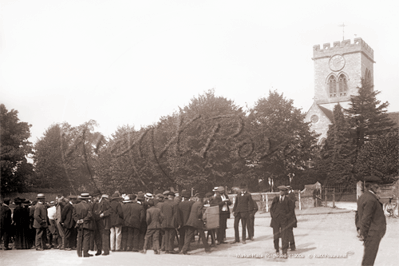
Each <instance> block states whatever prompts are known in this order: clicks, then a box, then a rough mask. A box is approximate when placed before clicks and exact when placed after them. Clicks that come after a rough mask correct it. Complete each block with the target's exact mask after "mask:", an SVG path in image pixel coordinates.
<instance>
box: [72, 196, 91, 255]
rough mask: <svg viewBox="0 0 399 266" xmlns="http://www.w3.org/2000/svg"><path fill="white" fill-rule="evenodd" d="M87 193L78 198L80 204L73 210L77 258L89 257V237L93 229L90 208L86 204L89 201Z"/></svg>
mask: <svg viewBox="0 0 399 266" xmlns="http://www.w3.org/2000/svg"><path fill="white" fill-rule="evenodd" d="M90 198H91V197H90V195H89V193H82V194H81V195H80V197H79V199H80V203H78V204H76V205H75V206H74V207H75V208H74V209H73V215H72V216H73V219H74V220H75V222H76V224H77V227H78V239H77V247H76V249H77V252H78V256H79V257H82V250H83V257H91V256H93V255H91V254H89V242H90V235H91V233H92V231H93V229H94V224H93V223H94V221H93V213H92V206H91V205H90V204H89V203H88V202H87V201H88V200H89V199H90Z"/></svg>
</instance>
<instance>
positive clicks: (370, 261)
mask: <svg viewBox="0 0 399 266" xmlns="http://www.w3.org/2000/svg"><path fill="white" fill-rule="evenodd" d="M384 234H385V233H384V232H378V231H372V232H369V235H368V236H367V238H366V241H365V242H364V254H363V259H362V266H363V265H374V262H375V259H376V257H377V253H378V248H379V246H380V242H381V239H382V237H383V236H384Z"/></svg>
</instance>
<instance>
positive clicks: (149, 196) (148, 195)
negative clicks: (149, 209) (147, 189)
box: [144, 193, 153, 199]
mask: <svg viewBox="0 0 399 266" xmlns="http://www.w3.org/2000/svg"><path fill="white" fill-rule="evenodd" d="M144 197H145V198H146V199H152V198H153V196H152V194H151V193H145V195H144Z"/></svg>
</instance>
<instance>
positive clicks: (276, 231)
mask: <svg viewBox="0 0 399 266" xmlns="http://www.w3.org/2000/svg"><path fill="white" fill-rule="evenodd" d="M280 235H281V234H280V227H279V226H278V225H273V243H274V249H275V250H276V251H278V250H280V247H279V238H280Z"/></svg>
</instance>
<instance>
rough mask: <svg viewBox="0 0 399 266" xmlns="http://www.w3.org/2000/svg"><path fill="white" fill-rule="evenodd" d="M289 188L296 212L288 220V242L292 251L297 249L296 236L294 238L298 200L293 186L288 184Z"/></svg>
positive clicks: (289, 194)
mask: <svg viewBox="0 0 399 266" xmlns="http://www.w3.org/2000/svg"><path fill="white" fill-rule="evenodd" d="M287 188H288V198H290V200H291V201H292V202H293V203H294V209H293V211H294V214H293V216H292V219H291V221H289V222H288V242H289V246H290V249H291V251H295V250H296V247H295V238H294V227H295V228H296V226H297V219H296V215H295V202H296V201H297V199H296V196H295V192H294V190H293V189H292V187H291V186H287Z"/></svg>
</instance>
